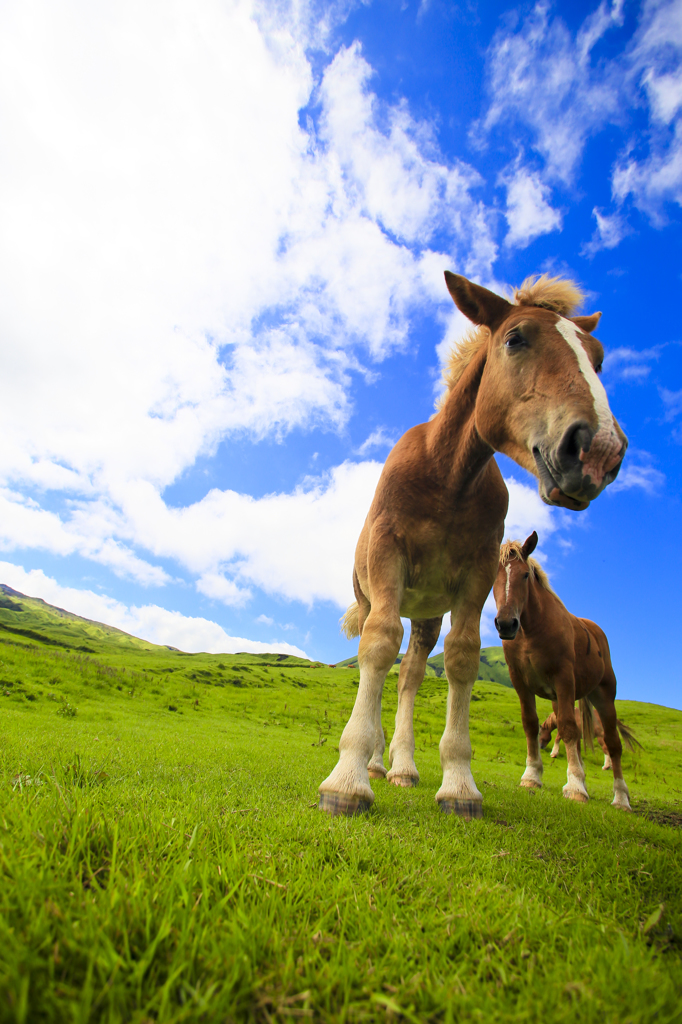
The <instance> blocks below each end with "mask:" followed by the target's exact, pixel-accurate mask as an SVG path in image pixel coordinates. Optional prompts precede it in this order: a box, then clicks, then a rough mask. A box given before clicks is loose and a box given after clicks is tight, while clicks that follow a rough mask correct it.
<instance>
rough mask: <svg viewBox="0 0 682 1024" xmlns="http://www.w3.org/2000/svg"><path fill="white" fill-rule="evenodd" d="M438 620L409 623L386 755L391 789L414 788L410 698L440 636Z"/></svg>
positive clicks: (411, 700) (414, 775)
mask: <svg viewBox="0 0 682 1024" xmlns="http://www.w3.org/2000/svg"><path fill="white" fill-rule="evenodd" d="M442 621H443V620H442V619H441V618H438V619H420V620H415V621H413V623H412V630H411V633H410V642H409V644H408V647H407V653H406V655H405V657H404V658H403V660H402V664H401V666H400V675H399V677H398V710H397V712H396V716H395V732H394V734H393V739H392V740H391V747H390V750H389V752H388V761H389V764H390V765H391V770H390V772H389V773H388V781H389V782H392V783H393V785H394V786H416V785H417V783H418V782H419V772H418V771H417V766H416V764H415V763H414V699H415V697H416V695H417V691H418V690H419V687H420V686H421V684H422V680H423V678H424V672H425V671H426V662H427V660H428V657H429V654H430V653H431V651H432V650H433V648H434V647H435V645H436V641H437V640H438V637H439V635H440V627H441V623H442Z"/></svg>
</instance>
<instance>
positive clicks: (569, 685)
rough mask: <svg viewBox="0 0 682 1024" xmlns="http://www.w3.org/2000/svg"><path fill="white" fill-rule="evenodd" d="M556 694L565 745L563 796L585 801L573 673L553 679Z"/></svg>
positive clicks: (586, 797) (559, 725) (559, 722)
mask: <svg viewBox="0 0 682 1024" xmlns="http://www.w3.org/2000/svg"><path fill="white" fill-rule="evenodd" d="M554 687H555V690H556V694H557V703H558V711H557V725H558V729H559V735H560V736H561V738H562V740H563V741H564V746H565V747H566V760H567V761H568V767H567V769H566V785H565V786H564V791H563V792H564V796H565V797H566V798H567V799H568V800H577V801H579V802H580V803H586V801H587V800H588V799H589V797H588V793H587V790H586V789H585V769H584V768H583V763H582V760H581V757H580V729H579V728H578V725H577V723H576V720H575V679H574V676H573V673H571V674H570V676H569V675H568V674H567V675H566V676H564V677H563V678H560V679H555V680H554Z"/></svg>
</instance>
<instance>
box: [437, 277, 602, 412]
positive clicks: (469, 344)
mask: <svg viewBox="0 0 682 1024" xmlns="http://www.w3.org/2000/svg"><path fill="white" fill-rule="evenodd" d="M584 298H585V294H584V292H582V291H581V290H580V288H578V286H577V284H576V283H575V281H569V280H568V278H562V277H550V276H549V274H539V275H537V274H532V275H531V276H530V277H527V278H526V280H525V281H524V282H523V284H522V285H521V287H520V288H517V289H516V290H515V291H514V299H513V301H514V304H515V305H516V306H536V307H539V308H540V309H549V310H551V311H552V312H553V313H558V314H559V315H560V316H571V315H572V314H573V313H575V312H576V311H577V310H578V309H579V308H580V306H581V304H582V302H583V300H584ZM489 337H490V330H489V328H487V327H472V328H470V329H469V330H468V331H467V332H466V333H465V334H464V335H463V336H462V337H461V338H460V340H459V341H458V342H456V343H455V345H454V346H453V347H452V349H451V351H450V355H449V356H448V361H447V363H446V365H445V369H444V370H443V383H444V384H445V386H446V388H447V389H448V391H451V390H452V389H453V388H454V386H455V384H457V382H458V381H459V379H460V377H461V376H462V374H463V373H464V371H465V370H466V368H467V366H468V365H469V363H470V362H471V360H472V359H473V358H474V356H475V355H476V353H477V352H479V351H480V349H481V348H482V347H483V345H485V344H486V342H487V341H488V338H489ZM443 398H444V396H442V397H441V398H440V399H439V400H438V402H437V403H436V408H438V409H440V408H441V406H442V402H443Z"/></svg>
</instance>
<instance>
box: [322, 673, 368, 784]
mask: <svg viewBox="0 0 682 1024" xmlns="http://www.w3.org/2000/svg"><path fill="white" fill-rule="evenodd" d="M383 682H384V680H383V677H382V674H381V672H377V671H376V670H375V669H371V668H368V669H366V670H365V669H364V668H362V669H361V670H360V685H359V687H358V695H357V697H356V699H355V706H354V707H353V712H352V714H351V716H350V719H349V721H348V724H347V725H346V728H345V729H344V730H343V733H342V734H341V739H340V741H339V760H338V763H337V765H336V767H335V768H334V770H333V772H332V773H331V775H329V776H328V777H327V778H326V779H325V780H324V782H323V783H322V784H321V785H320V789H319V791H320V793H321V794H339V795H340V796H343V797H345V798H348V799H352V800H358V801H360V802H361V803H365V804H371V803H373V802H374V793H373V792H372V787H371V786H370V784H369V773H368V771H367V764H368V762H369V760H370V758H371V757H372V753H373V751H374V746H375V742H376V723H375V715H376V709H377V703H378V700H380V695H381V690H382V688H383ZM377 692H378V694H379V698H377Z"/></svg>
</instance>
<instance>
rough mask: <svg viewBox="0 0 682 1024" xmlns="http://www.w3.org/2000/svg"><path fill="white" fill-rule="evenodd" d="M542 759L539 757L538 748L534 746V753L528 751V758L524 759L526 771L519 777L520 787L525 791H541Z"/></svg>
mask: <svg viewBox="0 0 682 1024" xmlns="http://www.w3.org/2000/svg"><path fill="white" fill-rule="evenodd" d="M542 767H543V765H542V757H541V755H540V749H539V746H538V745H537V744H536V748H535V751H532V750H530V749H529V751H528V756H527V757H526V770H525V772H524V773H523V775H522V776H521V782H520V783H519V785H520V786H525V787H526V789H541V788H542Z"/></svg>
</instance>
